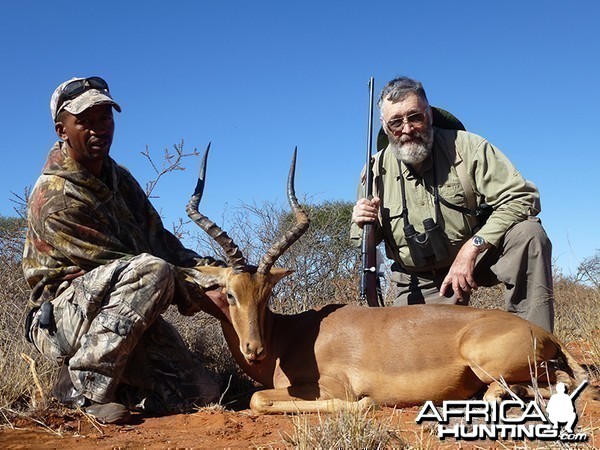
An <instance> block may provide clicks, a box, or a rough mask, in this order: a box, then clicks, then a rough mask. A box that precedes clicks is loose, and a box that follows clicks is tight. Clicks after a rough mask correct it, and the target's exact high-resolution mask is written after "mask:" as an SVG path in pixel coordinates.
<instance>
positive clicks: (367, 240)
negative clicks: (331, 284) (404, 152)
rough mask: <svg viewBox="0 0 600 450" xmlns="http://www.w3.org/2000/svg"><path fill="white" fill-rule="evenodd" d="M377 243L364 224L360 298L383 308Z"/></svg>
mask: <svg viewBox="0 0 600 450" xmlns="http://www.w3.org/2000/svg"><path fill="white" fill-rule="evenodd" d="M374 89H375V80H374V79H373V77H371V79H370V80H369V120H368V127H367V160H366V163H365V168H366V174H365V194H366V197H367V198H368V199H371V198H372V197H373V170H372V167H371V165H372V161H371V158H372V149H373V93H374ZM376 247H377V243H376V242H375V225H374V224H370V223H368V224H365V225H364V226H363V236H362V248H361V250H362V274H361V278H360V297H361V299H363V300H366V301H367V304H368V305H369V306H383V299H382V298H381V293H380V292H379V274H378V273H377V248H376Z"/></svg>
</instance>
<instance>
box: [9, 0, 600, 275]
mask: <svg viewBox="0 0 600 450" xmlns="http://www.w3.org/2000/svg"><path fill="white" fill-rule="evenodd" d="M599 13H600V4H599V3H598V2H596V1H592V0H588V1H578V2H569V3H567V2H558V1H539V0H534V1H513V0H509V1H506V0H505V1H459V2H447V1H426V2H424V1H421V2H419V1H412V2H403V1H326V0H321V1H313V0H308V1H297V2H287V1H278V2H276V1H225V0H223V1H219V2H217V1H212V2H208V1H173V2H168V4H167V2H164V1H161V2H158V1H152V0H148V1H144V2H141V1H140V2H133V1H130V2H126V1H122V0H121V1H114V0H108V1H103V2H100V3H98V2H71V1H69V2H67V1H62V0H57V1H52V2H45V1H31V0H21V1H19V2H6V5H4V8H3V11H2V14H1V15H0V55H1V57H2V61H3V64H2V70H1V71H0V82H1V85H2V87H3V89H2V97H3V100H4V104H5V107H4V108H2V109H1V110H0V119H1V120H0V124H1V125H0V127H1V128H0V130H1V136H2V145H3V147H4V149H3V152H2V153H3V155H4V168H5V170H4V175H3V176H2V177H1V179H0V214H3V215H12V214H13V203H11V202H10V198H11V192H16V193H22V192H23V189H24V188H25V187H26V186H31V185H33V183H34V182H35V179H36V178H37V176H38V175H39V173H40V169H41V167H42V165H43V163H44V160H45V156H46V154H47V151H48V150H49V148H50V147H51V146H52V144H53V143H54V142H55V140H56V135H55V134H54V130H53V124H52V120H51V118H50V113H49V107H48V103H49V99H50V95H51V94H52V91H53V90H54V89H55V87H56V86H57V85H58V84H59V83H61V82H62V81H64V80H66V79H68V78H70V77H72V76H92V75H99V76H102V77H104V78H105V79H106V80H107V81H108V83H109V85H110V88H111V92H112V93H113V96H114V97H115V99H116V100H117V101H118V102H119V103H120V105H121V106H122V108H123V112H122V114H118V115H117V118H116V134H115V140H114V143H113V147H112V152H111V154H112V156H113V157H114V158H115V159H116V160H117V161H118V162H120V163H122V164H124V165H125V166H127V167H128V168H129V169H130V170H131V171H132V172H133V174H134V175H135V176H136V177H137V178H138V180H139V181H140V182H141V183H142V184H144V183H145V182H146V181H148V180H151V179H152V178H153V175H152V173H151V169H150V166H149V164H148V163H147V161H146V160H145V159H144V158H143V157H142V156H141V155H140V152H141V151H143V150H144V149H145V148H146V146H148V147H149V148H150V151H151V152H152V153H153V154H154V155H155V156H156V158H157V159H160V154H161V152H162V151H163V150H164V149H165V148H167V147H168V148H171V147H172V146H173V144H175V143H178V142H180V141H181V139H183V140H184V141H185V145H186V148H188V149H190V150H191V149H193V148H195V147H196V148H198V149H203V148H204V147H205V146H206V144H207V143H208V141H212V143H213V144H212V149H213V150H212V152H211V159H210V162H209V170H208V182H207V183H208V184H207V187H206V190H205V195H204V197H205V198H204V201H203V211H204V212H205V213H206V214H207V215H209V217H212V218H213V219H214V220H216V221H219V220H220V218H221V216H222V215H223V213H224V211H227V210H231V209H232V208H235V207H236V206H239V205H240V203H241V202H246V203H249V202H254V201H256V202H257V203H260V202H262V201H265V200H274V199H279V200H281V201H283V199H284V184H285V178H286V174H287V170H288V166H289V161H290V158H291V154H292V151H293V148H294V146H296V145H297V146H298V149H299V161H298V173H297V177H296V180H297V183H296V187H297V192H298V194H299V196H300V197H303V196H307V197H308V198H309V199H310V200H311V201H314V202H319V201H323V200H337V199H342V200H354V198H355V193H356V183H357V177H358V173H359V171H360V169H361V167H362V165H363V162H364V150H365V142H366V118H367V104H368V90H367V81H368V79H369V77H370V76H373V77H375V80H376V90H377V91H378V90H379V89H380V88H381V87H382V86H383V85H384V84H385V82H387V81H388V80H390V79H391V78H394V77H395V76H397V75H400V74H403V75H408V76H411V77H414V78H417V79H419V80H420V81H422V82H423V84H424V85H425V88H426V90H427V92H428V96H429V99H430V102H431V103H432V104H433V105H436V106H439V107H442V108H444V109H447V110H449V111H451V112H453V113H454V114H455V115H457V116H458V117H459V118H460V119H461V120H462V121H463V123H464V124H465V125H466V127H467V129H468V130H469V131H472V132H474V133H477V134H480V135H482V136H484V137H486V138H487V139H488V140H490V142H492V143H493V144H495V145H496V146H498V147H499V148H500V149H501V150H502V151H503V152H504V153H505V154H506V155H507V156H508V157H509V158H510V159H511V160H512V161H513V163H514V164H515V165H516V166H517V168H518V169H519V170H520V171H521V172H522V174H523V175H524V176H525V177H526V178H528V179H530V180H532V181H533V182H534V183H535V184H536V185H537V186H538V188H539V189H540V191H541V196H542V208H543V211H542V213H541V217H542V220H543V223H544V226H545V228H546V230H547V231H548V234H549V235H550V238H551V239H552V241H553V244H554V259H555V261H556V263H557V264H558V265H559V266H560V267H561V268H562V269H563V271H564V272H566V273H567V274H569V273H574V271H575V269H576V267H577V264H578V262H579V261H581V259H582V258H584V257H587V256H591V255H592V254H594V252H595V250H596V249H599V248H600V232H599V231H598V229H599V228H600V227H599V226H598V223H600V213H599V211H598V210H599V208H598V206H599V203H600V202H599V201H598V197H597V196H598V189H597V187H596V186H597V185H596V181H597V180H596V177H598V176H600V174H599V173H598V166H599V165H600V164H599V163H600V156H599V152H598V147H599V145H598V142H597V141H596V139H595V138H594V133H595V131H594V130H595V129H596V128H597V126H598V125H597V118H596V115H597V111H598V107H599V105H600V66H599V62H598V60H599V55H598V53H599V52H598V47H599V44H598V43H599V42H600V39H599V32H598V29H599V27H598V21H599V19H600V14H599ZM196 170H197V162H196V161H189V162H188V170H187V171H185V172H181V173H176V174H173V175H171V176H170V177H167V178H165V179H164V180H162V181H161V182H160V183H159V185H158V187H157V190H156V191H155V194H156V195H158V196H159V198H157V199H155V200H154V204H155V205H156V207H157V208H158V209H159V210H160V211H161V212H162V214H163V216H164V218H165V222H166V223H167V224H169V223H171V222H174V221H176V219H177V218H178V217H183V216H184V215H185V212H184V208H185V204H186V202H187V199H188V197H189V195H190V193H191V190H192V189H193V186H194V185H195V181H194V179H195V176H196Z"/></svg>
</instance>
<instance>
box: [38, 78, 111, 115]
mask: <svg viewBox="0 0 600 450" xmlns="http://www.w3.org/2000/svg"><path fill="white" fill-rule="evenodd" d="M78 80H85V78H77V77H74V78H71V79H70V80H67V81H65V82H63V83H61V84H60V85H59V86H58V87H57V88H56V89H55V90H54V93H53V94H52V98H51V99H50V114H51V115H52V120H54V121H56V117H57V116H58V113H60V112H61V111H62V110H66V111H69V112H70V113H71V114H80V113H82V112H83V111H85V110H86V109H88V108H91V107H92V106H95V105H101V104H106V103H108V104H111V105H112V106H113V108H115V110H117V111H118V112H121V107H120V106H119V104H118V103H117V102H115V101H114V100H113V98H112V96H111V95H110V92H108V89H94V88H90V89H87V90H85V91H83V92H82V93H81V94H79V95H78V96H77V97H75V98H73V99H69V100H65V101H64V102H63V103H62V104H61V105H59V100H60V96H61V94H62V92H63V90H64V89H65V87H66V86H67V85H69V84H70V83H72V82H73V81H78Z"/></svg>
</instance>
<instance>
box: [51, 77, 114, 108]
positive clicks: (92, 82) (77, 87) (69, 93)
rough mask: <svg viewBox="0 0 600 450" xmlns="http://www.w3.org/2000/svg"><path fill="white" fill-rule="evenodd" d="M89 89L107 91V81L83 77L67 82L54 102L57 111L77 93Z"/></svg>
mask: <svg viewBox="0 0 600 450" xmlns="http://www.w3.org/2000/svg"><path fill="white" fill-rule="evenodd" d="M90 89H100V90H105V91H108V83H107V82H106V81H104V80H103V79H102V78H100V77H90V78H85V79H83V80H73V81H71V82H70V83H69V84H67V85H66V86H65V87H64V88H63V90H62V92H61V93H60V96H59V97H58V102H56V103H57V108H56V111H57V113H58V112H59V111H60V110H61V108H62V105H63V104H64V103H65V102H66V101H67V100H73V99H74V98H75V97H77V96H78V95H79V94H81V93H83V92H85V91H88V90H90Z"/></svg>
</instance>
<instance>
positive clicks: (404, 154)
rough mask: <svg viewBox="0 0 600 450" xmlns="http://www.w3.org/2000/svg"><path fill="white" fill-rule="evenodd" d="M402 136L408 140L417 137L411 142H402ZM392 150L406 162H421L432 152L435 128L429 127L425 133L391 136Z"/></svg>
mask: <svg viewBox="0 0 600 450" xmlns="http://www.w3.org/2000/svg"><path fill="white" fill-rule="evenodd" d="M402 138H405V139H406V140H408V139H411V138H413V139H414V138H417V139H414V140H410V141H409V142H402ZM389 143H390V150H391V151H392V154H393V155H394V156H395V157H396V159H397V160H398V161H402V162H403V163H404V164H410V165H411V166H413V165H415V164H419V163H421V162H423V161H425V159H427V157H428V156H429V155H430V154H431V150H432V148H433V129H432V128H429V130H427V131H426V132H424V133H415V135H414V136H407V135H403V136H400V137H399V138H395V136H391V137H389Z"/></svg>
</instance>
